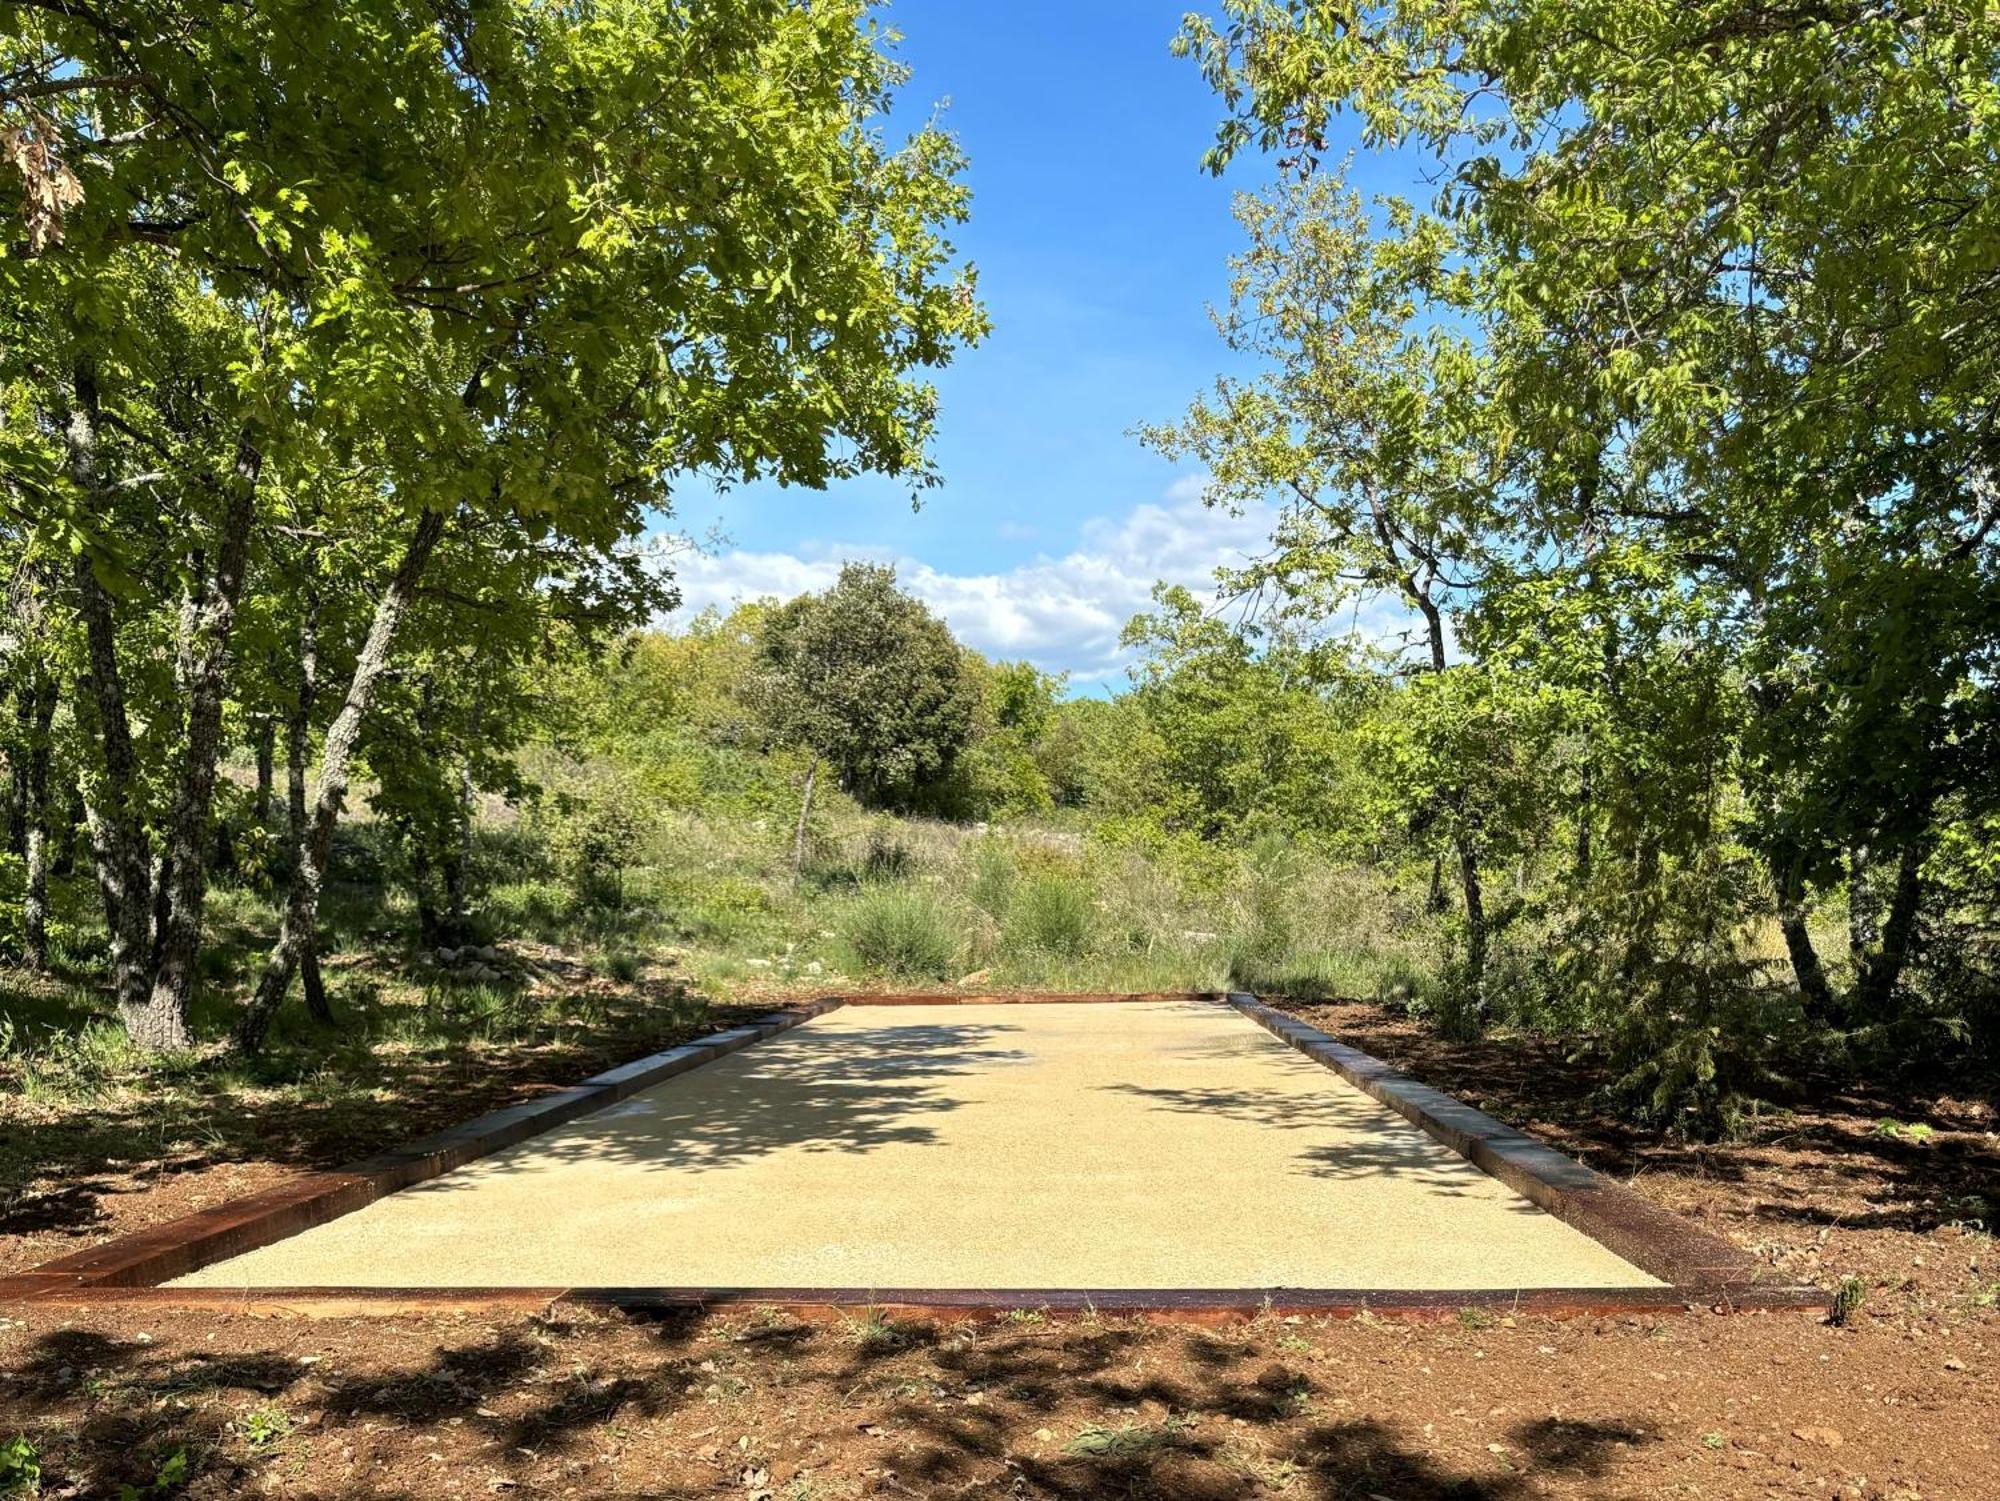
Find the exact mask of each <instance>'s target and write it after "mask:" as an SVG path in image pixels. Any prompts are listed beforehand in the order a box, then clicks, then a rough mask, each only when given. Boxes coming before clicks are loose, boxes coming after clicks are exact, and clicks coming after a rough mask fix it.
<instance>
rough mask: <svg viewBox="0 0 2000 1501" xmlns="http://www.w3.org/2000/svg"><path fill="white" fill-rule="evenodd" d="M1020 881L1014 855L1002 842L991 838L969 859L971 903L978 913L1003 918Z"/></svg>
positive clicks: (984, 841) (977, 848) (982, 843)
mask: <svg viewBox="0 0 2000 1501" xmlns="http://www.w3.org/2000/svg"><path fill="white" fill-rule="evenodd" d="M1019 879H1020V871H1019V870H1018V869H1016V868H1015V865H1014V852H1013V851H1012V850H1010V849H1008V848H1007V846H1006V844H1005V843H1003V842H1002V841H1000V840H998V839H995V838H992V837H991V836H988V837H987V838H985V839H982V840H980V841H979V844H978V846H977V847H976V848H975V849H974V851H973V856H972V900H973V904H974V905H975V906H977V907H978V908H979V910H980V911H982V912H985V913H987V914H988V915H989V916H992V917H995V918H1001V919H1004V918H1005V917H1006V916H1007V909H1008V908H1009V907H1010V906H1012V905H1013V901H1014V886H1015V883H1016V882H1017V881H1018V880H1019Z"/></svg>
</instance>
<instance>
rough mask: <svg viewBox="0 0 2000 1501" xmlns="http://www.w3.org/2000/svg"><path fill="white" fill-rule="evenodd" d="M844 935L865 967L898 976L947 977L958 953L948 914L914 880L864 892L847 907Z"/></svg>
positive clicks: (955, 929) (956, 935)
mask: <svg viewBox="0 0 2000 1501" xmlns="http://www.w3.org/2000/svg"><path fill="white" fill-rule="evenodd" d="M846 939H847V945H848V947H849V948H850V949H851V950H853V953H854V958H855V960H856V962H857V963H858V964H859V965H860V967H861V968H862V969H863V970H864V971H866V972H868V973H871V974H879V975H887V976H890V977H891V978H894V979H899V980H942V979H946V978H948V977H949V976H950V975H951V973H952V969H953V963H954V961H955V960H956V959H957V957H958V928H957V925H956V924H955V923H954V922H953V921H952V918H951V914H950V913H949V912H947V911H946V910H945V908H944V907H943V905H942V904H941V903H939V901H938V900H937V898H935V897H933V896H932V895H931V894H930V893H929V892H927V891H925V890H923V889H921V888H919V887H913V886H883V887H878V888H877V889H875V890H872V891H868V892H865V893H863V895H862V896H861V897H860V899H859V900H857V901H856V902H855V904H854V906H853V908H852V910H851V911H850V912H849V913H848V918H847V931H846Z"/></svg>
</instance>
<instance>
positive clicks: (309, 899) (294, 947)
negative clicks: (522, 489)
mask: <svg viewBox="0 0 2000 1501" xmlns="http://www.w3.org/2000/svg"><path fill="white" fill-rule="evenodd" d="M444 523H445V518H444V514H443V513H442V512H439V511H430V510H427V511H425V512H424V513H423V514H422V516H420V517H419V518H418V520H417V525H416V529H415V530H414V531H413V532H412V533H411V534H410V540H409V543H408V545H407V546H406V547H405V548H404V549H403V557H402V560H401V561H400V562H399V563H398V564H397V565H396V572H395V574H394V575H393V576H392V577H391V578H390V580H389V585H388V587H387V588H386V589H384V590H383V591H382V597H381V598H380V599H379V600H378V601H377V602H376V605H375V618H374V619H373V620H372V621H371V622H370V623H369V627H368V638H367V640H366V641H364V642H363V643H362V646H361V655H360V656H359V657H358V658H357V659H356V661H355V664H354V675H353V677H352V678H351V679H349V681H348V685H347V697H346V698H345V699H344V700H343V701H342V703H341V706H340V712H339V713H337V714H336V715H334V717H333V723H332V724H331V725H329V726H328V727H327V732H326V744H325V745H324V746H323V747H321V750H320V762H319V789H318V792H317V794H316V795H315V797H314V799H313V808H312V817H311V820H310V822H309V823H308V825H307V829H306V833H305V837H304V839H303V840H302V841H301V846H302V847H301V849H300V856H301V858H300V860H299V864H298V868H297V869H296V870H294V871H293V872H292V880H291V890H290V892H289V893H288V895H287V899H286V902H285V917H284V921H283V923H282V924H281V925H280V927H279V929H278V941H277V943H276V944H274V945H273V946H272V948H271V953H270V956H269V958H268V959H267V960H266V961H265V965H264V973H263V976H262V977H261V978H260V979H259V980H258V982H257V990H256V994H255V995H253V996H252V997H251V1000H250V1006H249V1009H248V1010H247V1011H246V1012H245V1013H244V1016H243V1020H242V1022H241V1024H240V1025H239V1027H238V1029H237V1037H238V1040H239V1041H240V1042H241V1043H242V1045H243V1047H244V1048H245V1049H246V1050H247V1051H250V1052H256V1051H257V1050H258V1049H259V1048H261V1047H262V1046H263V1045H264V1038H265V1036H266V1034H268V1033H269V1031H270V1028H271V1018H272V1017H273V1016H274V1015H276V1014H277V1010H278V1005H279V1003H280V1002H281V1001H283V1000H284V998H285V992H286V991H287V990H289V989H290V988H291V983H292V973H293V971H294V970H295V969H297V968H298V965H299V962H300V958H301V955H302V954H303V953H304V951H305V947H306V944H307V942H308V941H309V939H310V935H311V933H312V931H313V925H314V923H315V922H316V921H317V920H318V916H319V893H320V885H321V883H322V882H323V881H324V880H325V878H326V862H327V857H328V855H329V854H331V852H332V850H333V831H334V828H335V826H336V825H337V824H338V823H339V822H340V814H341V809H342V808H343V807H344V805H345V804H346V801H347V774H348V763H349V762H350V761H351V760H352V759H353V755H354V744H355V741H356V740H357V739H358V738H359V737H360V734H361V724H362V721H363V720H364V719H366V718H367V715H368V706H369V704H370V703H372V702H373V700H374V697H375V687H376V684H377V683H379V682H380V681H381V678H382V674H383V673H384V672H385V671H386V670H387V669H388V666H389V648H390V646H391V645H392V644H393V642H394V641H395V637H396V629H397V627H398V626H399V625H401V624H402V620H403V616H404V614H405V613H406V612H407V611H408V610H409V607H410V601H411V600H412V599H413V598H414V597H415V595H416V592H417V584H418V582H419V581H420V580H421V579H422V578H423V573H424V567H425V565H426V564H428V563H429V562H430V556H431V553H432V551H433V550H434V549H435V548H436V547H437V542H438V538H439V537H440V536H441V535H442V534H443V532H444Z"/></svg>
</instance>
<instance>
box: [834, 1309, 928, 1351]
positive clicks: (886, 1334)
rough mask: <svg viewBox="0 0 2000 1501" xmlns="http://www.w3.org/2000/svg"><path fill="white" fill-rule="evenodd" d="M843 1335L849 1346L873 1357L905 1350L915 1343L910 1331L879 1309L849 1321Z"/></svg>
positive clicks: (870, 1310)
mask: <svg viewBox="0 0 2000 1501" xmlns="http://www.w3.org/2000/svg"><path fill="white" fill-rule="evenodd" d="M843 1333H844V1334H845V1336H846V1338H847V1341H848V1343H849V1344H851V1345H854V1346H855V1347H856V1348H857V1349H860V1350H864V1351H866V1352H867V1353H869V1354H871V1355H886V1354H888V1353H890V1352H891V1351H894V1350H905V1349H908V1348H909V1347H910V1345H911V1344H912V1343H913V1337H912V1335H911V1333H910V1331H909V1330H908V1329H905V1328H904V1327H903V1326H902V1325H901V1324H898V1323H897V1322H896V1321H895V1320H894V1319H892V1318H890V1317H888V1316H887V1315H886V1314H884V1313H883V1312H882V1311H881V1310H880V1309H877V1308H871V1309H869V1310H868V1312H867V1313H865V1314H863V1315H862V1316H861V1317H860V1318H858V1319H849V1320H847V1321H846V1324H845V1325H844V1326H843Z"/></svg>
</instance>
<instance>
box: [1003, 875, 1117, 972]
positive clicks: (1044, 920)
mask: <svg viewBox="0 0 2000 1501" xmlns="http://www.w3.org/2000/svg"><path fill="white" fill-rule="evenodd" d="M1095 918H1096V913H1095V912H1094V911H1093V910H1092V908H1091V904H1090V890H1089V888H1088V887H1087V886H1086V885H1085V884H1084V883H1083V882H1082V881H1080V880H1073V879H1071V878H1070V877H1067V876H1036V877H1034V878H1032V879H1031V880H1028V881H1025V882H1023V883H1022V885H1021V889H1020V890H1019V891H1018V892H1017V893H1016V894H1015V896H1014V900H1013V905H1012V908H1011V910H1010V911H1009V912H1008V916H1007V936H1008V937H1009V939H1011V940H1012V941H1014V942H1015V943H1018V944H1023V945H1026V946H1027V947H1029V948H1033V949H1040V950H1042V951H1043V952H1044V953H1049V954H1057V955H1061V956H1063V957H1066V958H1071V959H1074V958H1076V957H1078V956H1080V955H1081V954H1082V953H1083V951H1084V950H1085V949H1086V948H1088V947H1089V945H1090V933H1091V927H1092V924H1093V921H1094V920H1095Z"/></svg>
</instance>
